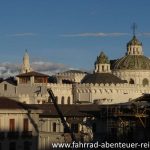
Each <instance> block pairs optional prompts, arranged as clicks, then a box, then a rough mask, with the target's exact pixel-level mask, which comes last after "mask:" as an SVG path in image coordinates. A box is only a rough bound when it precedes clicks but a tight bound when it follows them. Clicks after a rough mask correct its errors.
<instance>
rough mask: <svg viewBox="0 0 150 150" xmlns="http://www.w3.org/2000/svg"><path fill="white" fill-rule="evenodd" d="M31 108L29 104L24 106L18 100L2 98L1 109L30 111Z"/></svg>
mask: <svg viewBox="0 0 150 150" xmlns="http://www.w3.org/2000/svg"><path fill="white" fill-rule="evenodd" d="M28 108H30V107H29V106H28V105H27V104H23V103H21V102H18V101H16V100H13V99H10V98H7V97H0V109H28Z"/></svg>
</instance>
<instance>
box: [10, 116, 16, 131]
mask: <svg viewBox="0 0 150 150" xmlns="http://www.w3.org/2000/svg"><path fill="white" fill-rule="evenodd" d="M9 131H10V132H13V131H15V119H9Z"/></svg>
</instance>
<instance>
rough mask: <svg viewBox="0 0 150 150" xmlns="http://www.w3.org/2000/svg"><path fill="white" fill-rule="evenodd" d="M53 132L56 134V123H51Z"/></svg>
mask: <svg viewBox="0 0 150 150" xmlns="http://www.w3.org/2000/svg"><path fill="white" fill-rule="evenodd" d="M53 132H56V122H54V123H53Z"/></svg>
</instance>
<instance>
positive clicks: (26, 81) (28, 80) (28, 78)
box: [19, 77, 30, 84]
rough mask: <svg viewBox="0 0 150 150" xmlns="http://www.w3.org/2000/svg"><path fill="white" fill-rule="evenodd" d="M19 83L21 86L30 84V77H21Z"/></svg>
mask: <svg viewBox="0 0 150 150" xmlns="http://www.w3.org/2000/svg"><path fill="white" fill-rule="evenodd" d="M19 81H20V83H21V84H26V83H30V77H20V78H19Z"/></svg>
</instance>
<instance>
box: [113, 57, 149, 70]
mask: <svg viewBox="0 0 150 150" xmlns="http://www.w3.org/2000/svg"><path fill="white" fill-rule="evenodd" d="M112 69H114V70H117V69H121V70H150V59H149V58H147V57H145V56H143V55H126V56H124V57H122V58H121V59H118V60H117V61H116V62H115V63H114V65H113V66H112Z"/></svg>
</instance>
